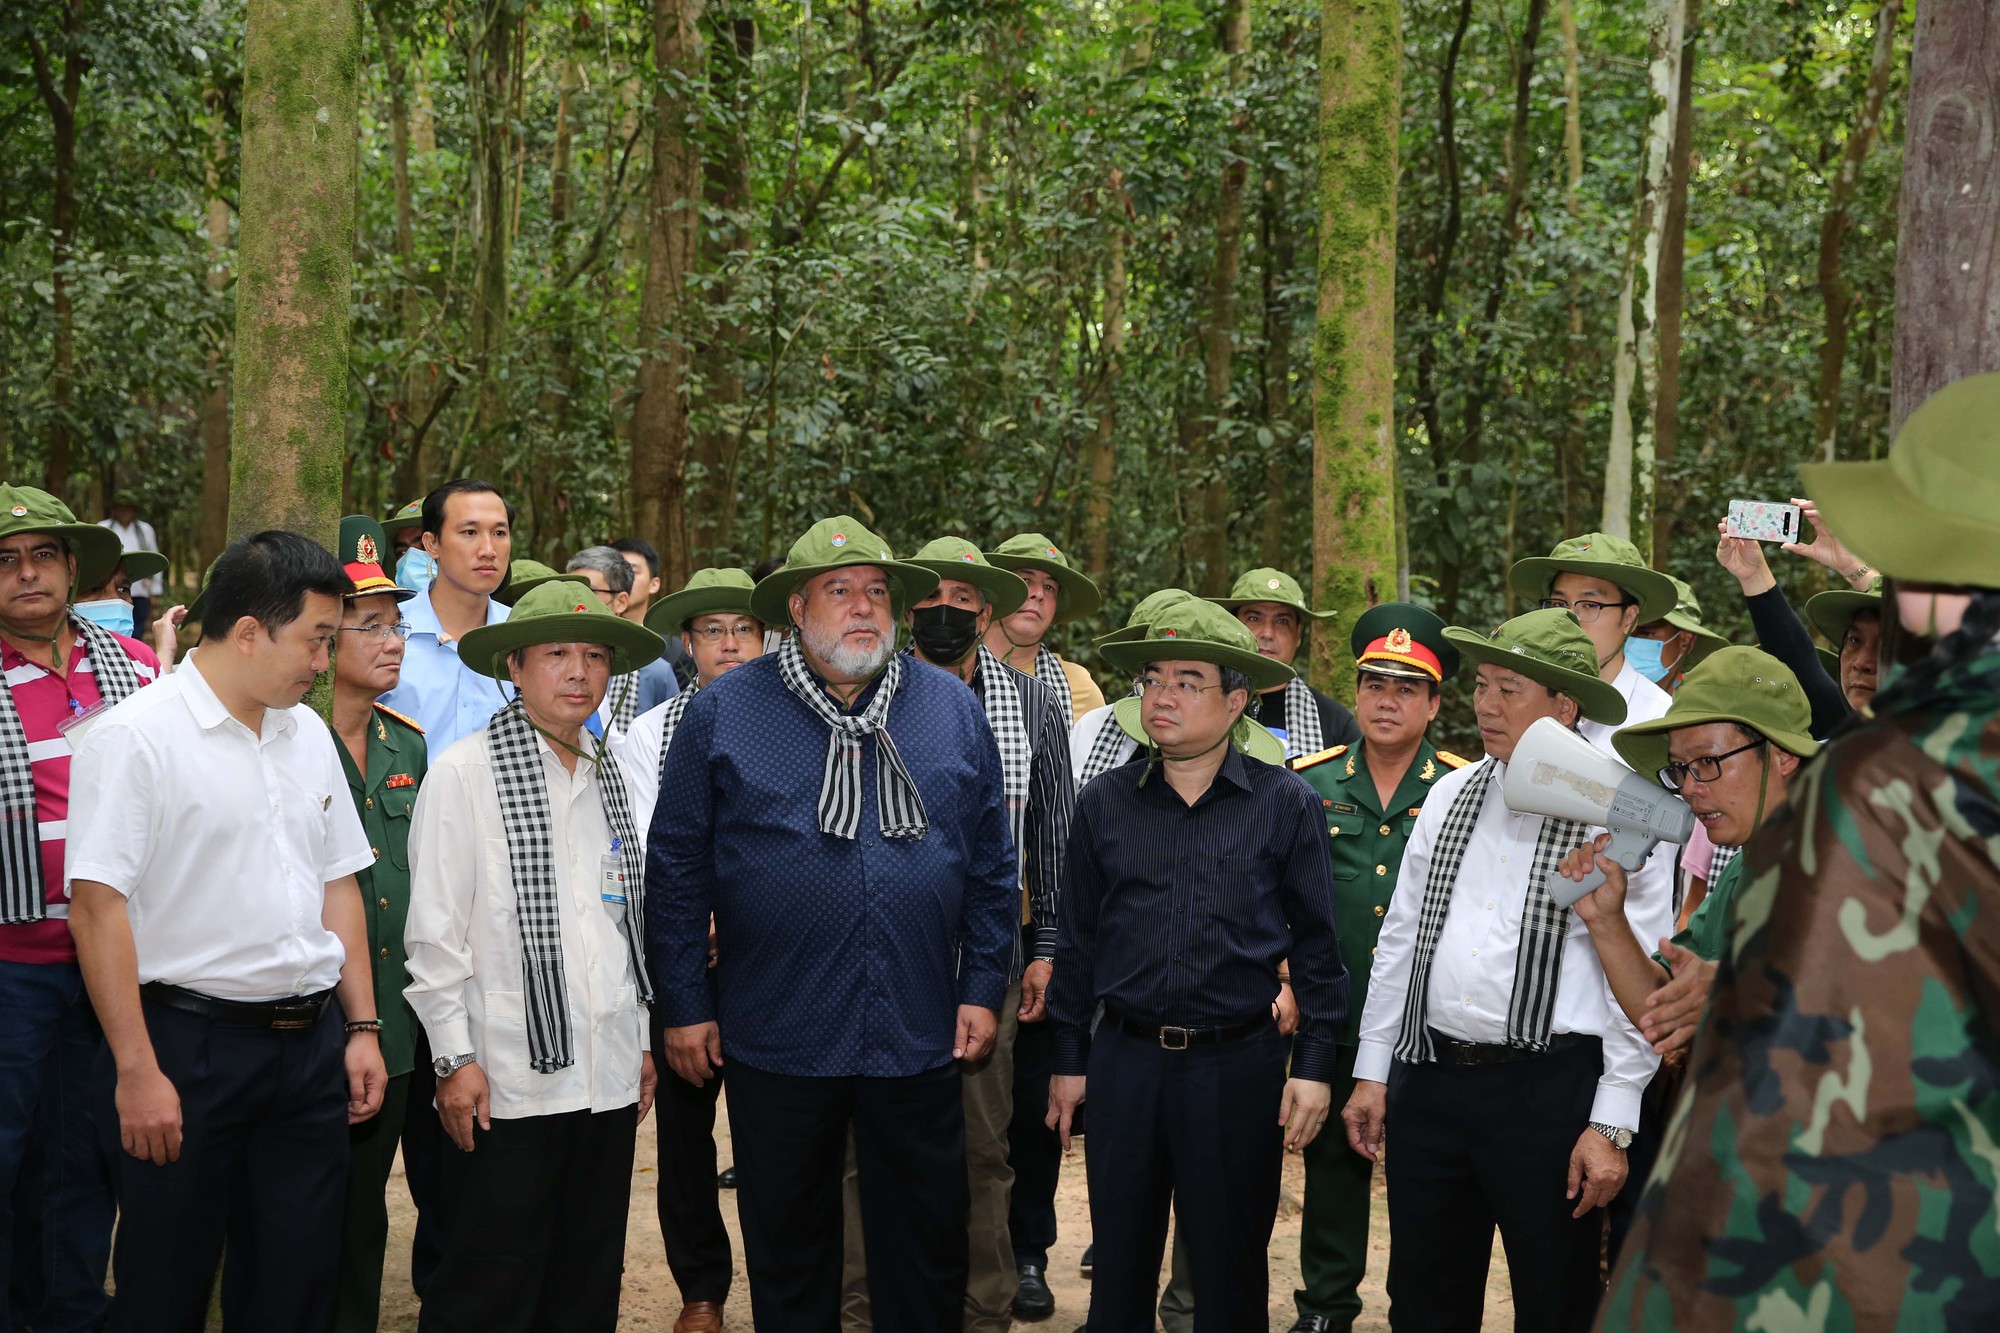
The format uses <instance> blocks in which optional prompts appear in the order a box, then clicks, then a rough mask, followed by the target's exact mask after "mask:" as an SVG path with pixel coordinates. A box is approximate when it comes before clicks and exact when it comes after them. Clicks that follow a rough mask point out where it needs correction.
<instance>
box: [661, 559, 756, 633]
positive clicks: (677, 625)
mask: <svg viewBox="0 0 2000 1333" xmlns="http://www.w3.org/2000/svg"><path fill="white" fill-rule="evenodd" d="M756 586H757V581H756V580H755V579H753V578H751V577H750V576H749V575H748V574H746V573H745V572H743V571H742V570H740V569H721V568H717V567H714V566H710V567H709V568H707V569H697V570H696V571H695V572H694V573H693V574H692V575H690V576H689V577H688V581H687V586H686V587H684V588H682V589H681V590H680V591H679V592H676V593H673V594H671V595H670V596H666V597H662V598H660V600H658V601H657V602H654V603H653V604H652V605H651V606H649V607H647V608H646V628H647V629H649V630H651V631H653V633H655V634H659V635H667V634H678V633H680V632H681V626H683V625H685V624H687V623H688V621H690V620H693V619H694V618H695V617H696V616H720V615H727V614H729V613H730V612H732V611H733V612H735V613H736V614H737V615H742V616H749V617H750V618H751V619H752V620H756V621H758V623H760V624H761V623H762V618H761V617H759V616H758V614H757V613H756V612H755V611H752V610H751V609H750V590H751V589H752V588H755V587H756Z"/></svg>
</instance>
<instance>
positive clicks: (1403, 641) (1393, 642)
mask: <svg viewBox="0 0 2000 1333" xmlns="http://www.w3.org/2000/svg"><path fill="white" fill-rule="evenodd" d="M1410 642H1411V640H1410V632H1409V631H1408V630H1406V629H1404V628H1403V627H1402V626H1400V625H1398V626H1397V627H1396V628H1395V629H1392V630H1390V631H1389V651H1390V652H1392V653H1407V652H1409V651H1410Z"/></svg>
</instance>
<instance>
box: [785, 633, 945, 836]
mask: <svg viewBox="0 0 2000 1333" xmlns="http://www.w3.org/2000/svg"><path fill="white" fill-rule="evenodd" d="M778 675H779V678H780V679H782V680H783V681H784V682H785V688H786V689H788V690H790V691H791V692H792V693H793V694H795V695H797V696H798V697H799V699H800V700H801V701H802V702H803V703H804V704H805V706H806V707H808V708H810V709H812V710H813V712H815V713H817V714H818V715H819V719H820V721H822V722H824V723H826V725H827V730H828V735H827V738H826V768H825V771H824V772H823V773H822V774H821V776H820V786H819V831H820V832H821V833H831V834H832V835H833V836H834V837H836V838H846V839H848V840H849V841H850V842H851V841H853V839H854V838H855V837H856V836H858V835H859V834H860V832H861V805H862V800H863V796H862V786H861V741H862V738H863V737H866V736H873V737H874V738H875V804H876V818H877V819H878V820H879V821H880V823H881V828H882V836H883V837H885V838H921V837H923V836H924V834H926V833H928V832H930V827H931V826H930V821H929V819H928V818H926V817H925V815H924V798H923V797H922V796H920V795H918V794H917V784H916V783H915V782H914V781H912V780H911V778H910V770H909V769H907V768H905V767H903V756H902V755H900V754H898V753H897V752H896V742H895V741H894V740H892V739H891V738H890V736H889V728H888V725H887V724H888V721H889V703H890V701H891V700H893V699H894V698H895V697H896V687H897V686H898V685H900V684H901V683H902V680H903V659H902V657H901V656H899V655H897V654H895V653H891V654H890V655H889V663H888V665H887V666H885V667H883V668H882V684H881V686H880V688H878V689H877V690H876V691H875V697H874V698H873V699H871V700H869V701H868V707H867V708H865V709H863V710H862V711H861V712H860V713H859V714H854V713H843V712H841V711H840V709H838V708H836V707H834V703H833V700H831V699H829V698H828V697H827V694H826V690H825V689H824V688H822V687H821V685H820V683H819V680H818V678H817V677H815V676H814V675H813V673H812V668H810V667H808V666H807V665H806V658H805V653H804V652H803V651H802V650H801V649H800V648H799V636H798V635H796V634H794V635H792V636H790V637H789V638H787V639H786V640H785V641H784V643H782V644H780V645H779V646H778Z"/></svg>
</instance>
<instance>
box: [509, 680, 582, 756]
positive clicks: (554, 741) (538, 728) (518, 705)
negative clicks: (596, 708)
mask: <svg viewBox="0 0 2000 1333" xmlns="http://www.w3.org/2000/svg"><path fill="white" fill-rule="evenodd" d="M507 707H509V708H511V709H513V710H514V712H516V713H518V714H519V715H520V718H521V720H522V721H523V722H525V723H527V724H528V725H529V726H530V727H532V728H533V729H534V730H535V732H536V734H538V735H539V736H541V737H542V739H544V740H546V741H547V742H548V743H549V744H551V745H560V746H562V748H563V749H565V750H568V751H569V752H570V753H571V754H573V755H575V756H576V757H577V758H578V759H588V760H589V761H590V762H591V763H593V764H596V765H597V766H598V768H599V769H602V768H603V767H604V755H605V749H604V738H603V737H602V736H591V739H592V740H593V741H596V742H597V752H596V753H595V754H592V753H591V752H589V751H587V750H580V749H578V748H577V747H576V746H574V745H571V744H570V743H569V742H568V741H566V740H564V739H563V738H562V737H560V736H558V735H556V734H555V733H554V732H552V731H550V730H549V729H548V728H547V727H545V726H543V725H542V724H541V723H539V722H537V721H535V715H534V714H533V713H530V712H529V711H528V706H527V705H526V704H525V703H523V702H521V694H520V691H519V690H518V689H517V690H516V691H515V693H514V697H513V698H512V699H509V700H508V701H507ZM577 730H578V731H582V732H585V733H586V734H588V729H587V728H584V727H578V728H577Z"/></svg>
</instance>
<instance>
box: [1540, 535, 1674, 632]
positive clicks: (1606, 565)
mask: <svg viewBox="0 0 2000 1333" xmlns="http://www.w3.org/2000/svg"><path fill="white" fill-rule="evenodd" d="M1558 574H1594V575H1596V576H1597V577H1598V578H1601V579H1603V580H1604V581H1605V582H1607V583H1610V584H1612V585H1613V586H1615V587H1618V588H1622V589H1623V590H1624V591H1626V592H1628V593H1630V594H1631V595H1632V598H1633V600H1634V601H1636V602H1638V603H1639V623H1640V624H1641V625H1645V624H1649V623H1651V622H1652V621H1655V620H1663V619H1665V618H1666V615H1667V613H1668V612H1669V611H1671V610H1673V609H1674V605H1675V603H1676V601H1678V595H1677V594H1676V593H1675V591H1674V581H1673V580H1672V579H1670V578H1668V577H1667V576H1666V575H1665V574H1662V573H1660V571H1658V570H1657V569H1649V568H1648V567H1647V565H1646V562H1645V560H1644V559H1642V558H1641V557H1640V555H1639V548H1638V547H1636V546H1634V545H1633V544H1632V543H1631V542H1629V541H1626V540H1625V539H1624V538H1623V537H1613V536H1612V535H1611V534H1609V533H1606V532H1586V533H1584V534H1583V535H1582V536H1581V537H1571V538H1569V539H1568V540H1567V541H1563V542H1559V543H1557V545H1556V549H1555V550H1553V551H1550V552H1549V553H1548V554H1547V555H1538V556H1530V557H1529V558H1528V559H1526V560H1516V561H1515V562H1514V567H1513V568H1512V569H1510V570H1508V571H1507V582H1508V584H1509V586H1511V587H1512V588H1513V589H1514V592H1515V594H1516V595H1517V596H1520V597H1525V598H1526V599H1527V600H1529V601H1530V602H1539V601H1541V600H1542V599H1543V598H1544V597H1547V596H1548V595H1549V589H1550V587H1552V586H1553V585H1554V583H1555V581H1556V575H1558Z"/></svg>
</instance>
